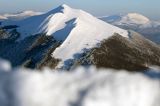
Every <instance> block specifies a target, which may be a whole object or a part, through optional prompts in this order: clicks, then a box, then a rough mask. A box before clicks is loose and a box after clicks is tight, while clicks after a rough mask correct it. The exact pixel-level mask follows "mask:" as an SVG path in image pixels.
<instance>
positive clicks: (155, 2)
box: [0, 0, 160, 20]
mask: <svg viewBox="0 0 160 106" xmlns="http://www.w3.org/2000/svg"><path fill="white" fill-rule="evenodd" d="M61 4H67V5H69V6H71V7H73V8H79V9H83V10H85V11H87V12H90V13H91V14H93V15H95V16H105V15H113V14H120V13H122V14H123V13H128V12H137V13H141V14H143V15H145V16H147V17H149V18H151V19H154V20H160V12H159V10H160V0H0V13H16V12H20V11H24V10H34V11H42V12H45V11H49V10H52V9H54V8H56V7H57V6H59V5H61Z"/></svg>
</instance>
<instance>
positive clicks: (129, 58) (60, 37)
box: [0, 4, 160, 70]
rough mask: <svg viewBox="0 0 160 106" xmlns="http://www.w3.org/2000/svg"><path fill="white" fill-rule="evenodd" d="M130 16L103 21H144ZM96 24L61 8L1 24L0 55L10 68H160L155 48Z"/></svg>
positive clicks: (132, 35)
mask: <svg viewBox="0 0 160 106" xmlns="http://www.w3.org/2000/svg"><path fill="white" fill-rule="evenodd" d="M135 16H136V14H130V15H128V17H130V18H131V17H132V19H130V20H129V19H127V16H126V18H124V17H121V16H119V17H118V16H113V17H111V18H110V22H109V23H111V24H113V23H114V24H115V23H119V22H121V23H122V20H123V23H125V22H126V20H127V21H128V20H129V22H127V23H126V24H127V25H131V24H133V22H134V23H136V25H137V24H139V25H142V24H146V25H147V23H150V21H149V20H148V19H147V18H145V17H143V16H136V17H137V18H136V19H134V18H133V17H135ZM122 18H123V19H122ZM101 19H102V20H104V19H107V20H108V19H109V18H105V17H103V18H101ZM102 20H100V19H98V18H96V17H94V16H92V15H91V14H89V13H87V12H85V11H83V10H78V9H73V8H71V7H69V6H67V5H65V4H64V5H61V6H59V7H57V8H55V9H53V10H51V11H49V12H47V13H43V14H39V15H34V16H30V17H27V18H25V19H21V20H9V21H2V22H1V25H0V51H1V52H0V57H2V58H5V59H7V60H10V61H11V63H12V64H13V65H14V66H19V65H21V66H24V67H29V68H43V67H46V66H48V67H50V68H56V69H67V70H70V69H73V68H75V67H76V66H79V65H83V66H88V65H96V66H97V67H107V68H116V69H128V70H146V69H147V68H148V67H149V66H150V65H160V48H159V46H158V45H156V44H155V43H153V42H152V41H150V40H147V39H146V38H144V37H143V36H141V35H140V34H138V33H136V32H134V31H131V30H124V29H121V28H119V27H117V26H119V25H117V26H114V25H111V24H109V23H106V22H104V21H102ZM139 21H140V23H138V22H139ZM138 27H139V28H141V27H142V26H138ZM152 27H153V26H152ZM156 27H157V26H156ZM144 36H145V35H144Z"/></svg>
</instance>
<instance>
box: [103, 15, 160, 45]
mask: <svg viewBox="0 0 160 106" xmlns="http://www.w3.org/2000/svg"><path fill="white" fill-rule="evenodd" d="M100 19H102V20H103V21H105V22H108V23H110V24H112V25H115V26H118V27H120V28H124V29H126V30H128V29H131V30H134V31H136V32H139V33H141V34H142V35H143V36H144V37H146V38H148V39H150V40H152V41H154V42H155V43H158V44H160V37H159V35H160V22H158V21H153V20H151V19H149V18H147V17H145V16H143V15H141V14H138V13H128V14H126V15H111V16H105V17H100Z"/></svg>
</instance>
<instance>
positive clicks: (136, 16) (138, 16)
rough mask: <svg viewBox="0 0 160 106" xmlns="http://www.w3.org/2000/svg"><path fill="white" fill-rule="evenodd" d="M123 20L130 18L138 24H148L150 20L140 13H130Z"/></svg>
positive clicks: (129, 19)
mask: <svg viewBox="0 0 160 106" xmlns="http://www.w3.org/2000/svg"><path fill="white" fill-rule="evenodd" d="M123 20H128V21H130V22H133V23H138V24H146V23H149V22H150V20H149V19H148V18H147V17H145V16H143V15H141V14H138V13H128V14H127V15H126V16H124V17H123Z"/></svg>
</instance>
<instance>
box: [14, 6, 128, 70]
mask: <svg viewBox="0 0 160 106" xmlns="http://www.w3.org/2000/svg"><path fill="white" fill-rule="evenodd" d="M15 25H17V26H19V27H18V29H17V30H18V32H19V33H21V39H24V38H25V37H27V36H30V35H34V34H40V33H45V34H46V35H47V36H53V37H54V38H55V39H56V40H57V41H62V44H61V45H60V46H59V47H58V48H56V50H55V51H54V52H53V53H52V56H53V57H54V58H58V59H60V60H61V62H60V64H59V65H58V68H61V67H62V66H64V63H66V62H65V61H67V60H70V59H73V58H74V55H76V54H77V53H82V52H84V51H83V50H86V49H91V48H93V47H96V46H97V44H99V43H100V42H101V41H102V40H104V39H108V38H109V37H111V36H113V35H114V33H118V34H120V35H122V36H123V37H128V31H127V30H123V29H121V28H118V27H116V26H113V25H110V24H108V23H106V22H104V21H101V20H99V19H98V18H96V17H94V16H92V15H91V14H89V13H87V12H85V11H83V10H79V9H73V8H70V7H69V6H67V5H65V4H64V5H61V6H59V7H57V8H56V9H53V10H51V11H49V12H47V13H45V14H41V15H38V16H33V17H30V18H27V19H24V20H22V21H18V22H16V23H15Z"/></svg>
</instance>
